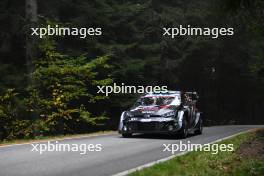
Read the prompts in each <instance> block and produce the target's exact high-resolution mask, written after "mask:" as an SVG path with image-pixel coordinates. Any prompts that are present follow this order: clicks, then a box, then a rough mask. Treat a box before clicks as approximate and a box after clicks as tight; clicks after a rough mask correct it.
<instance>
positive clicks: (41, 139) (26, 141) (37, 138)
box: [0, 131, 114, 146]
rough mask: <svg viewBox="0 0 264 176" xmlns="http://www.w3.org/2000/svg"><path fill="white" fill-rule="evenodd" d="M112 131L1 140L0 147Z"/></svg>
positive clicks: (88, 135) (109, 132)
mask: <svg viewBox="0 0 264 176" xmlns="http://www.w3.org/2000/svg"><path fill="white" fill-rule="evenodd" d="M113 132H114V131H98V132H93V133H87V134H73V135H70V134H69V135H58V136H36V137H35V138H33V139H15V140H3V141H0V146H4V145H10V144H21V143H28V142H41V141H47V140H63V139H66V138H80V137H90V136H96V135H102V134H111V133H113Z"/></svg>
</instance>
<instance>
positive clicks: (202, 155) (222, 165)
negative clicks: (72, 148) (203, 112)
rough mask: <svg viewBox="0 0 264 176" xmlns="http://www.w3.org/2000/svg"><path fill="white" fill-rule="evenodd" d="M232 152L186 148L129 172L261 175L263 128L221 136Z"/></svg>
mask: <svg viewBox="0 0 264 176" xmlns="http://www.w3.org/2000/svg"><path fill="white" fill-rule="evenodd" d="M220 143H223V144H234V152H219V153H218V154H215V155H214V154H211V153H210V152H195V151H193V152H190V153H188V154H186V155H183V156H179V157H176V158H173V159H172V160H169V161H166V162H164V163H159V164H157V165H154V166H152V167H150V168H146V169H143V170H141V171H137V172H135V173H132V174H130V176H148V175H151V176H183V175H186V176H187V175H193V176H205V175H208V176H211V175H215V176H263V175H264V129H262V130H257V131H254V132H249V133H245V134H241V135H239V136H236V137H233V138H231V139H227V140H224V141H222V142H219V144H220Z"/></svg>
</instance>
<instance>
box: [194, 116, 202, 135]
mask: <svg viewBox="0 0 264 176" xmlns="http://www.w3.org/2000/svg"><path fill="white" fill-rule="evenodd" d="M197 126H198V128H197V130H195V131H194V134H196V135H200V134H202V133H203V121H202V119H200V120H199V122H198V125H197Z"/></svg>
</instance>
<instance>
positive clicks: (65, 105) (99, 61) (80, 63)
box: [28, 39, 112, 133]
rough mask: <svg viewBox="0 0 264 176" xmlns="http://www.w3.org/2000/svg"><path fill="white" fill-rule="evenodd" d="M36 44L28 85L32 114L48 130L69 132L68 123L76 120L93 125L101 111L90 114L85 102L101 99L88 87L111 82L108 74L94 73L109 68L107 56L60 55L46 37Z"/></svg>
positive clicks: (98, 118)
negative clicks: (37, 55)
mask: <svg viewBox="0 0 264 176" xmlns="http://www.w3.org/2000/svg"><path fill="white" fill-rule="evenodd" d="M40 48H41V50H42V51H43V56H42V57H41V58H40V59H39V60H36V62H35V71H34V72H33V73H32V78H33V84H32V85H31V86H30V87H29V88H28V90H29V92H30V98H29V101H28V104H29V107H30V111H31V112H32V113H31V114H32V116H33V118H35V119H38V120H41V121H44V123H45V125H46V126H47V128H46V130H48V131H49V132H52V133H55V132H59V133H64V132H71V130H72V129H71V128H70V126H69V125H68V124H69V123H71V126H74V124H75V125H78V123H88V124H93V125H94V124H96V122H97V121H98V120H103V119H105V118H106V117H105V116H104V114H101V115H99V116H98V117H95V116H93V115H92V114H91V113H90V112H89V111H88V110H87V109H86V105H88V106H89V104H88V103H90V104H91V103H96V102H97V101H98V100H102V99H105V97H103V96H100V95H96V94H93V92H92V91H91V89H93V90H94V89H95V86H97V85H107V84H109V83H111V82H112V80H111V79H110V78H104V79H101V78H100V74H99V73H98V70H100V69H104V70H105V71H106V70H107V69H109V68H110V66H109V65H108V64H107V61H108V58H107V57H98V58H96V59H94V60H91V61H88V59H87V58H86V57H85V56H84V55H83V56H80V57H76V58H73V57H69V56H67V55H62V54H60V53H58V52H56V50H55V46H54V42H52V41H50V40H48V39H46V40H45V41H44V42H43V43H42V44H41V47H40ZM95 83H96V84H95ZM36 130H38V129H36Z"/></svg>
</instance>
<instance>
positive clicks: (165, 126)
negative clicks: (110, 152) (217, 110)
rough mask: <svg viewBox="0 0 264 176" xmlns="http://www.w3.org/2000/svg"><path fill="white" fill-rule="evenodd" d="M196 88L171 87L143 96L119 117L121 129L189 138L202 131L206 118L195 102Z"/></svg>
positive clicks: (129, 133) (126, 134)
mask: <svg viewBox="0 0 264 176" xmlns="http://www.w3.org/2000/svg"><path fill="white" fill-rule="evenodd" d="M197 101H198V95H197V93H196V92H182V91H168V92H162V93H149V94H146V95H144V96H141V97H140V98H139V99H138V100H137V101H136V103H135V104H134V106H133V107H132V108H131V109H130V110H128V111H124V112H123V113H122V114H121V117H120V123H119V129H118V131H119V133H120V134H122V136H123V137H131V136H132V135H133V134H135V133H167V134H172V135H177V136H180V137H181V138H186V137H187V135H188V134H189V133H190V132H194V133H195V134H202V130H203V121H202V118H201V112H200V111H198V109H197V107H196V104H197Z"/></svg>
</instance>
